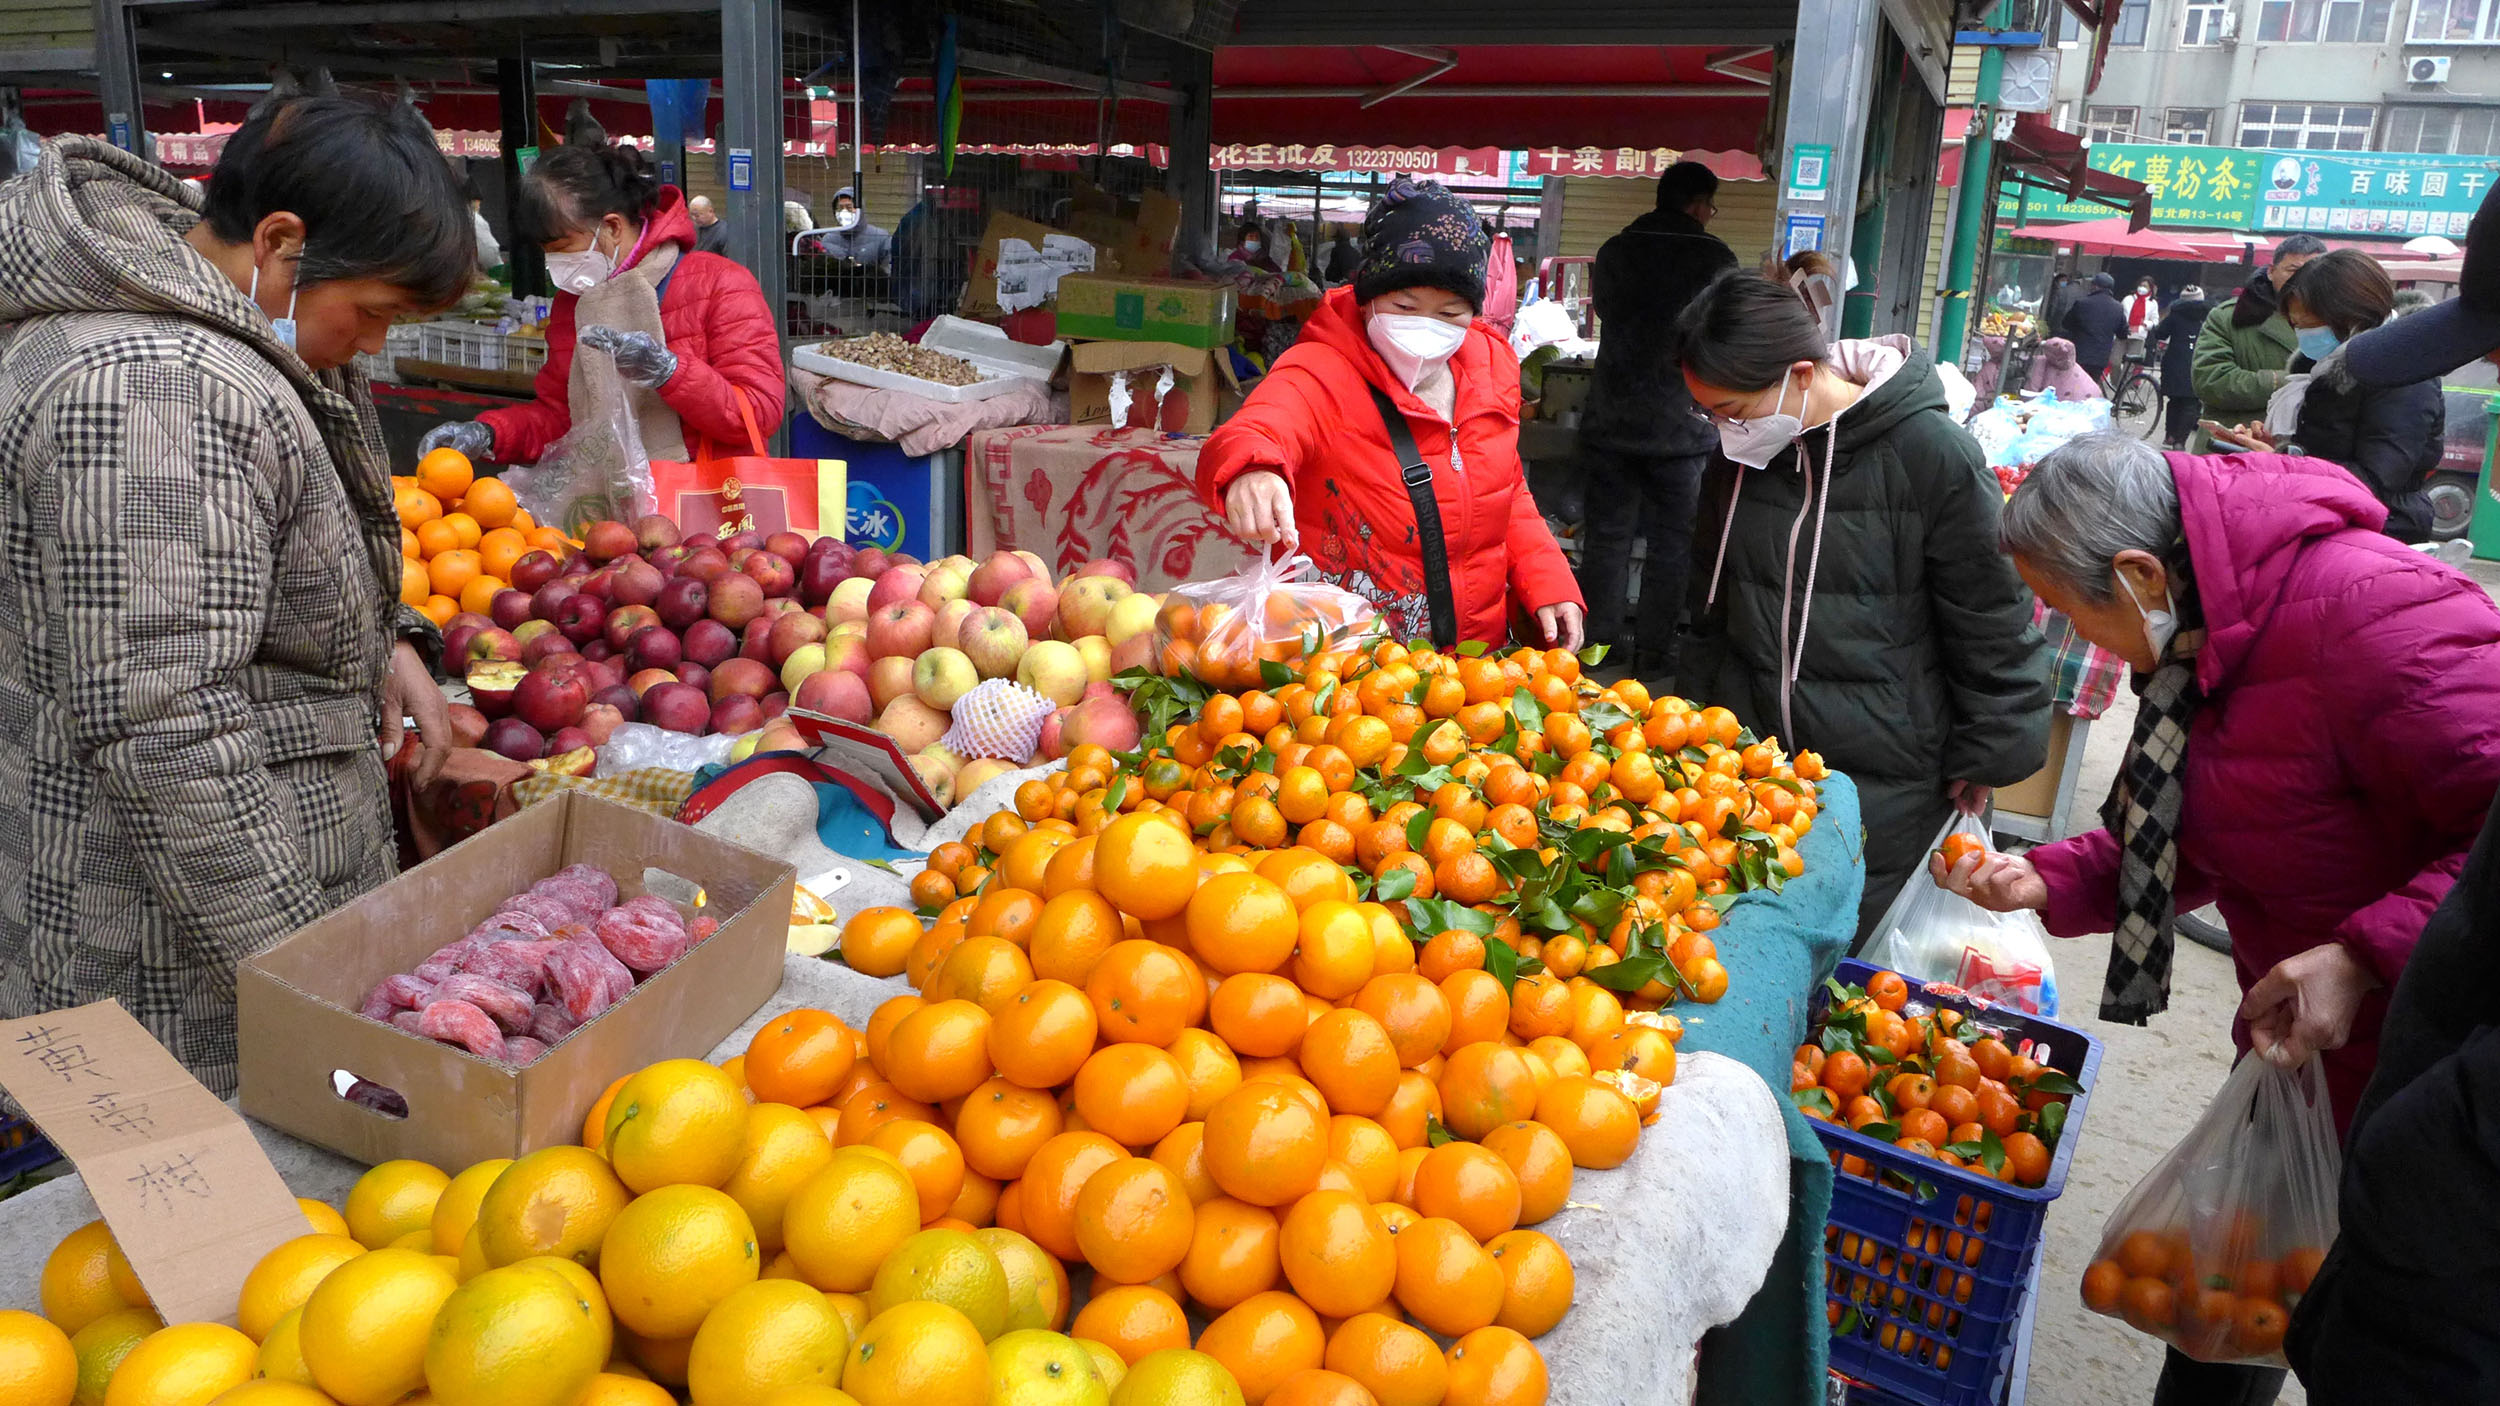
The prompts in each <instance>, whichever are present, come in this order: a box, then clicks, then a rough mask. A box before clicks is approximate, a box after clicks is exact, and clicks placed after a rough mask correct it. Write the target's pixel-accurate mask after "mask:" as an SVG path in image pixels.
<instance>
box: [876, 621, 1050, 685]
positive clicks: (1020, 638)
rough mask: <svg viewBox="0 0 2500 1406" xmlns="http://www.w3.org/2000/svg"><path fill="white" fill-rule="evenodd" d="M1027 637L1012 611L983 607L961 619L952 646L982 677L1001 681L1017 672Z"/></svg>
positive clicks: (1022, 624)
mask: <svg viewBox="0 0 2500 1406" xmlns="http://www.w3.org/2000/svg"><path fill="white" fill-rule="evenodd" d="M1030 638H1031V637H1030V636H1029V635H1028V634H1027V633H1026V632H1025V628H1024V622H1023V621H1022V620H1019V619H1017V618H1016V616H1015V614H1014V612H1012V611H1010V610H1008V609H1006V608H1005V607H1003V606H996V605H985V606H982V607H981V608H980V609H979V610H976V611H974V612H972V613H971V614H970V615H968V616H965V617H964V623H963V628H962V629H961V630H960V631H959V632H958V633H957V639H958V643H957V644H956V646H955V647H956V648H958V649H960V650H962V651H963V652H964V654H965V656H966V657H968V658H970V659H971V660H972V667H973V668H975V669H978V670H980V671H981V677H983V678H985V679H1003V678H1008V677H1010V676H1012V675H1013V674H1014V673H1015V672H1016V664H1017V662H1018V661H1019V660H1021V659H1023V658H1024V646H1025V644H1026V642H1027V641H1028V640H1029V639H1030ZM870 647H871V648H872V649H873V648H874V647H875V646H874V645H873V644H872V645H871V646H870Z"/></svg>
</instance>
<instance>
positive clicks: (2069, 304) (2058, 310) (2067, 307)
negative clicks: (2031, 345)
mask: <svg viewBox="0 0 2500 1406" xmlns="http://www.w3.org/2000/svg"><path fill="white" fill-rule="evenodd" d="M2082 297H2083V289H2082V288H2081V287H2080V286H2079V285H2078V284H2076V282H2075V277H2074V275H2073V274H2070V273H2061V274H2059V275H2057V276H2056V277H2055V278H2052V279H2050V280H2049V291H2048V295H2047V296H2046V297H2044V298H2042V299H2041V300H2040V328H2041V331H2040V335H2041V336H2043V337H2055V336H2059V335H2061V334H2060V333H2059V332H2058V330H2057V329H2058V328H2060V327H2063V326H2064V325H2065V324H2066V314H2067V313H2069V312H2072V311H2074V307H2075V303H2076V302H2077V301H2078V300H2080V299H2081V298H2082Z"/></svg>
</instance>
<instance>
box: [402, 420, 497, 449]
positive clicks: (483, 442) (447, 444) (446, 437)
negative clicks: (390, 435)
mask: <svg viewBox="0 0 2500 1406" xmlns="http://www.w3.org/2000/svg"><path fill="white" fill-rule="evenodd" d="M437 449H457V450H459V451H460V452H461V453H462V454H465V455H467V456H468V457H469V458H471V459H483V458H486V457H488V456H489V455H491V454H493V453H494V452H495V430H494V427H493V426H491V425H481V424H479V423H478V422H477V421H475V420H446V421H444V422H443V423H442V424H439V425H436V426H435V427H434V428H432V429H430V430H427V431H426V432H425V438H423V439H420V440H418V441H417V457H418V458H420V459H422V458H424V457H425V456H426V455H428V454H431V453H433V452H434V451H435V450H437Z"/></svg>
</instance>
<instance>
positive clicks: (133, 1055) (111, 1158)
mask: <svg viewBox="0 0 2500 1406" xmlns="http://www.w3.org/2000/svg"><path fill="white" fill-rule="evenodd" d="M0 1087H5V1088H6V1089H7V1090H8V1091H9V1095H10V1097H12V1098H14V1099H16V1100H17V1102H18V1106H19V1107H21V1108H24V1109H25V1110H26V1113H27V1116H29V1117H31V1118H33V1119H34V1120H35V1124H36V1126H38V1127H40V1128H42V1129H43V1135H44V1136H45V1137H47V1138H49V1139H51V1140H52V1145H53V1146H55V1147H57V1148H59V1149H61V1153H62V1155H63V1156H66V1157H68V1158H69V1160H70V1161H71V1163H72V1164H74V1165H75V1166H76V1167H77V1168H78V1175H79V1177H80V1178H81V1179H82V1180H84V1181H85V1182H86V1184H87V1193H88V1194H89V1195H91V1196H93V1197H94V1198H95V1203H96V1206H97V1207H98V1208H99V1209H101V1210H102V1211H103V1212H104V1220H105V1223H106V1224H107V1225H109V1226H111V1227H112V1230H113V1238H114V1239H115V1240H117V1241H119V1242H120V1244H121V1247H122V1253H123V1254H124V1255H126V1256H127V1257H128V1258H129V1260H130V1267H131V1269H132V1270H134V1271H136V1272H137V1274H138V1276H139V1282H140V1283H141V1284H143V1285H145V1286H147V1291H148V1297H149V1298H151V1299H153V1300H155V1302H156V1311H157V1312H158V1313H159V1314H161V1315H162V1316H163V1317H164V1319H165V1321H166V1322H168V1323H189V1322H210V1323H232V1322H233V1321H234V1310H235V1297H236V1295H237V1294H239V1293H240V1292H241V1291H242V1288H243V1280H244V1277H245V1276H246V1275H248V1274H250V1273H251V1272H252V1266H254V1265H256V1264H258V1263H260V1260H261V1257H262V1256H263V1255H266V1254H268V1253H269V1252H270V1251H271V1250H273V1249H275V1248H277V1247H278V1246H279V1245H282V1244H284V1243H285V1242H287V1241H289V1240H292V1239H294V1238H295V1237H296V1236H299V1235H305V1234H309V1233H311V1227H310V1226H309V1225H307V1224H306V1223H305V1221H304V1212H303V1209H302V1208H301V1207H299V1206H297V1205H296V1204H295V1196H294V1193H292V1192H290V1191H288V1190H287V1187H286V1183H285V1182H283V1181H281V1180H279V1178H278V1169H277V1168H275V1167H273V1166H271V1165H270V1164H269V1158H268V1157H267V1156H266V1155H264V1154H263V1153H262V1152H261V1150H260V1144H259V1143H258V1142H256V1141H254V1140H253V1138H252V1133H251V1130H250V1129H249V1128H247V1127H245V1126H244V1124H243V1120H242V1118H240V1117H238V1116H237V1115H236V1114H235V1112H234V1110H233V1109H230V1108H228V1107H226V1105H225V1104H224V1103H222V1102H220V1101H219V1100H218V1098H217V1096H216V1095H215V1094H212V1093H210V1092H209V1091H208V1090H207V1089H205V1088H203V1087H202V1086H201V1085H200V1082H199V1081H198V1080H196V1079H194V1078H192V1077H191V1075H190V1073H189V1072H188V1071H186V1070H185V1069H184V1068H183V1067H182V1066H181V1064H179V1063H177V1062H176V1061H175V1059H174V1057H173V1056H172V1055H171V1054H168V1053H166V1050H165V1047H164V1046H163V1045H160V1044H158V1043H157V1042H156V1041H155V1039H154V1038H152V1037H151V1036H150V1035H149V1034H148V1032H147V1030H146V1029H145V1028H144V1027H142V1026H141V1025H140V1024H139V1022H137V1021H136V1020H133V1019H131V1018H130V1015H129V1013H128V1012H126V1011H124V1010H123V1009H122V1008H121V1006H120V1004H119V1003H117V1002H114V1001H98V1002H96V1003H95V1004H93V1005H88V1006H78V1007H74V1008H72V1009H69V1010H60V1011H51V1012H48V1013H46V1014H43V1015H37V1016H29V1017H27V1018H26V1019H24V1020H12V1021H5V1022H0ZM22 1248H24V1249H26V1250H27V1252H28V1253H35V1252H37V1250H38V1249H45V1250H48V1249H49V1247H48V1246H46V1247H22Z"/></svg>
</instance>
